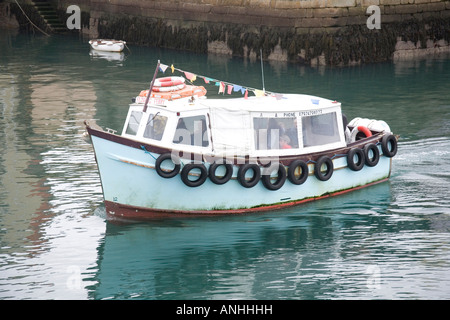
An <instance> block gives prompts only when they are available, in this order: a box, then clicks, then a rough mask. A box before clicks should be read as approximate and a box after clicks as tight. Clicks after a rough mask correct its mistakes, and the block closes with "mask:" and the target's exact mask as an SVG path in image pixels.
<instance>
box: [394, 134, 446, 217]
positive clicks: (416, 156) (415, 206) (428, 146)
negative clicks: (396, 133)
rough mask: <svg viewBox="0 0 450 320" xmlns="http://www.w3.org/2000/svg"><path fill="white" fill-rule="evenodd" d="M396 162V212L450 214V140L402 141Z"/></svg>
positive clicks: (438, 138)
mask: <svg viewBox="0 0 450 320" xmlns="http://www.w3.org/2000/svg"><path fill="white" fill-rule="evenodd" d="M398 150H399V151H398V154H397V156H396V157H395V158H394V160H393V172H392V179H391V183H392V187H393V188H392V191H393V196H394V199H393V200H394V201H393V203H392V205H393V207H392V208H391V210H392V211H395V212H399V213H414V214H426V215H429V214H439V213H444V214H450V200H449V199H448V197H447V195H448V194H450V172H449V171H448V168H447V164H448V163H449V161H450V138H449V137H437V138H426V139H421V140H416V141H407V142H402V141H399V149H398Z"/></svg>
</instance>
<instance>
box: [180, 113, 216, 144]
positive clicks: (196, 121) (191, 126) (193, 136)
mask: <svg viewBox="0 0 450 320" xmlns="http://www.w3.org/2000/svg"><path fill="white" fill-rule="evenodd" d="M173 143H176V144H187V145H191V146H200V147H207V146H208V145H209V139H208V131H207V126H206V118H205V116H203V115H200V116H192V117H183V118H180V119H178V124H177V128H176V130H175V136H174V137H173Z"/></svg>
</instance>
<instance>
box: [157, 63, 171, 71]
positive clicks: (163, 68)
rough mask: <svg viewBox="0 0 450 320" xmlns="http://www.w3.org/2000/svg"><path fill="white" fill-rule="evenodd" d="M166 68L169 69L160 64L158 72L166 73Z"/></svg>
mask: <svg viewBox="0 0 450 320" xmlns="http://www.w3.org/2000/svg"><path fill="white" fill-rule="evenodd" d="M168 67H169V66H168V65H166V64H162V63H160V64H159V70H161V71H162V72H163V73H164V72H166V69H167V68H168Z"/></svg>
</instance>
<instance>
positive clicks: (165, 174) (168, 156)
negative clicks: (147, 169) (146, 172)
mask: <svg viewBox="0 0 450 320" xmlns="http://www.w3.org/2000/svg"><path fill="white" fill-rule="evenodd" d="M168 159H170V160H171V161H172V162H173V164H174V165H175V167H174V168H173V170H172V171H165V170H162V169H161V163H162V162H163V161H165V160H168ZM174 159H176V160H175V161H174ZM177 162H178V163H177ZM180 168H181V165H180V159H179V158H178V157H176V156H173V155H172V154H171V153H163V154H162V155H160V156H159V157H158V159H156V162H155V169H156V172H157V173H158V174H159V175H160V176H161V177H163V178H173V177H175V176H176V175H177V174H178V172H180Z"/></svg>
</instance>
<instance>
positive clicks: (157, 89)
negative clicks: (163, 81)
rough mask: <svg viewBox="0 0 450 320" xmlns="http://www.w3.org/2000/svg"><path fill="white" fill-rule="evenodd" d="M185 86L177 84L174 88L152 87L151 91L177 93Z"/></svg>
mask: <svg viewBox="0 0 450 320" xmlns="http://www.w3.org/2000/svg"><path fill="white" fill-rule="evenodd" d="M185 86H186V85H185V84H184V83H182V84H178V85H176V86H168V87H153V88H152V91H154V92H170V91H178V90H181V89H184V87H185Z"/></svg>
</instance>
